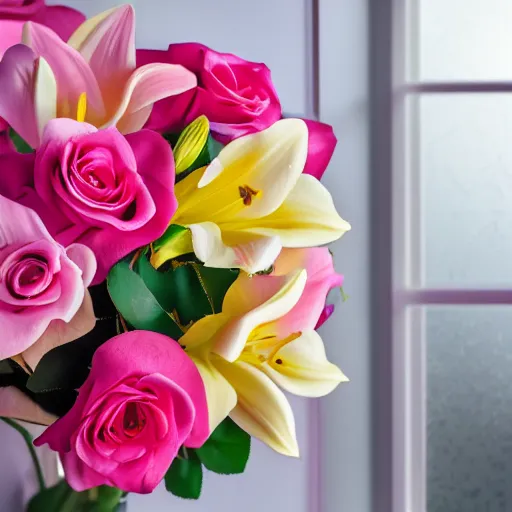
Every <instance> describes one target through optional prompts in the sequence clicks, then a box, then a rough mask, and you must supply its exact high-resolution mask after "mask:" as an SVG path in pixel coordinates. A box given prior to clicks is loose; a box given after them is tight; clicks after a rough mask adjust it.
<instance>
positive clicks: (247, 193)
mask: <svg viewBox="0 0 512 512" xmlns="http://www.w3.org/2000/svg"><path fill="white" fill-rule="evenodd" d="M238 192H239V194H240V197H241V198H242V199H243V201H244V204H245V206H251V204H252V197H253V196H257V195H258V194H259V190H254V189H253V188H251V187H250V186H249V185H244V186H243V187H242V186H239V187H238Z"/></svg>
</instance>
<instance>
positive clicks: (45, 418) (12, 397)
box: [0, 387, 57, 425]
mask: <svg viewBox="0 0 512 512" xmlns="http://www.w3.org/2000/svg"><path fill="white" fill-rule="evenodd" d="M0 416H3V417H5V418H13V419H17V420H22V421H28V422H29V423H35V424H37V425H51V424H52V423H53V422H54V421H55V420H56V419H57V417H56V416H53V414H49V413H47V412H46V411H45V410H43V409H42V408H41V407H40V406H39V405H37V404H36V403H35V402H33V401H32V400H31V399H30V398H29V397H28V396H27V395H25V394H24V393H22V392H21V391H20V390H19V389H17V388H14V387H7V388H0Z"/></svg>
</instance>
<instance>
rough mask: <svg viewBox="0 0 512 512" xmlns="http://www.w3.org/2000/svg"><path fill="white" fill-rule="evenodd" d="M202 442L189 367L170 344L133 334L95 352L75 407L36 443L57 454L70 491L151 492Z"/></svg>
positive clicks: (200, 398)
mask: <svg viewBox="0 0 512 512" xmlns="http://www.w3.org/2000/svg"><path fill="white" fill-rule="evenodd" d="M208 436H209V426H208V409H207V404H206V394H205V389H204V385H203V381H202V380H201V376H200V374H199V371H198V370H197V368H196V366H195V364H194V363H193V362H192V360H191V359H190V358H189V357H188V356H187V354H186V353H185V351H184V350H183V349H182V348H181V347H180V346H179V344H178V343H177V342H176V341H174V340H172V339H171V338H168V337H167V336H164V335H162V334H158V333H155V332H149V331H133V332H129V333H125V334H121V335H119V336H116V337H115V338H112V339H111V340H109V341H107V342H106V343H105V344H104V345H102V346H101V347H100V348H99V349H98V350H97V351H96V353H95V354H94V357H93V360H92V369H91V372H90V374H89V377H88V378H87V380H86V381H85V383H84V385H83V386H82V387H81V388H80V390H79V395H78V399H77V401H76V403H75V405H74V406H73V408H72V409H71V410H70V411H69V412H68V413H67V414H66V415H65V416H63V417H62V418H61V419H60V420H58V421H57V422H56V423H54V424H53V425H51V426H50V427H48V428H47V430H46V431H45V432H44V433H43V435H42V436H41V437H39V438H38V439H36V441H35V443H34V444H35V445H36V446H41V445H43V444H45V443H48V444H49V445H50V447H51V448H52V449H53V450H55V451H57V452H59V454H60V457H61V460H62V464H63V467H64V471H65V474H66V479H67V481H68V483H69V484H70V485H71V487H73V489H75V490H76V491H83V490H85V489H90V488H92V487H96V486H99V485H104V484H105V485H110V486H113V487H118V488H119V489H122V490H123V491H126V492H138V493H150V492H151V491H152V490H153V489H154V488H155V487H156V486H157V485H158V484H159V483H160V481H161V480H162V478H163V477H164V475H165V473H166V472H167V470H168V468H169V466H170V465H171V462H172V461H173V459H174V458H175V457H176V455H177V453H178V450H179V448H180V447H181V446H182V445H185V446H186V447H190V448H199V447H200V446H201V445H202V444H203V443H204V442H205V441H206V439H207V438H208Z"/></svg>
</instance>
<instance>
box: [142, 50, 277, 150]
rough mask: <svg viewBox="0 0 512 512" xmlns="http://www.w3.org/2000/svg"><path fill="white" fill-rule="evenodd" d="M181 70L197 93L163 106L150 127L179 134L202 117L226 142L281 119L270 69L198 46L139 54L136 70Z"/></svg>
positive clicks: (156, 110)
mask: <svg viewBox="0 0 512 512" xmlns="http://www.w3.org/2000/svg"><path fill="white" fill-rule="evenodd" d="M152 62H167V63H170V64H181V65H182V66H184V67H185V68H187V69H188V70H189V71H192V73H194V74H195V75H196V77H197V83H198V85H197V87H196V88H195V89H193V90H191V91H187V92H185V93H183V94H181V95H179V96H176V97H173V98H167V99H164V100H161V101H159V102H157V103H156V104H155V106H154V107H153V112H152V114H151V117H150V119H149V121H148V124H147V127H148V128H152V129H154V130H158V131H179V130H181V129H182V128H184V127H185V126H186V125H187V124H189V123H190V122H192V121H193V120H194V119H196V118H197V117H198V116H200V115H201V114H204V115H206V117H208V119H209V120H210V123H211V128H212V131H213V132H214V133H215V135H216V137H217V138H219V140H221V141H223V142H227V141H230V140H232V139H234V138H237V137H240V136H242V135H246V134H248V133H254V132H257V131H261V130H264V129H265V128H268V127H269V126H270V125H272V124H273V123H275V122H276V121H277V120H278V119H280V118H281V104H280V103H279V99H278V97H277V93H276V90H275V88H274V85H273V83H272V80H271V77H270V70H269V69H268V68H267V66H265V64H258V63H255V62H249V61H246V60H244V59H241V58H240V57H237V56H236V55H232V54H230V53H219V52H216V51H214V50H211V49H210V48H208V47H207V46H204V45H202V44H198V43H183V44H171V45H170V46H169V49H168V50H167V51H156V50H138V51H137V65H138V66H139V67H140V66H142V65H144V64H149V63H152Z"/></svg>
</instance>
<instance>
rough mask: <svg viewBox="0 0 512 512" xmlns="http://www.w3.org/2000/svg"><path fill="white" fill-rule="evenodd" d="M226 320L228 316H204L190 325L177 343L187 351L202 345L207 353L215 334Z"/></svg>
mask: <svg viewBox="0 0 512 512" xmlns="http://www.w3.org/2000/svg"><path fill="white" fill-rule="evenodd" d="M228 320H229V316H227V315H225V314H224V313H218V314H216V315H208V316H205V317H203V318H201V320H198V321H197V322H195V323H193V324H192V326H191V327H190V329H188V330H187V332H186V333H185V334H184V335H183V336H182V337H181V338H180V340H179V343H180V345H181V346H183V347H185V348H186V349H187V350H196V349H197V348H198V347H201V346H203V345H204V346H206V347H207V349H206V351H207V352H208V351H209V349H210V345H211V341H212V340H213V338H214V336H215V334H216V333H217V332H218V331H219V330H220V329H221V328H222V327H224V325H226V322H228Z"/></svg>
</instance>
